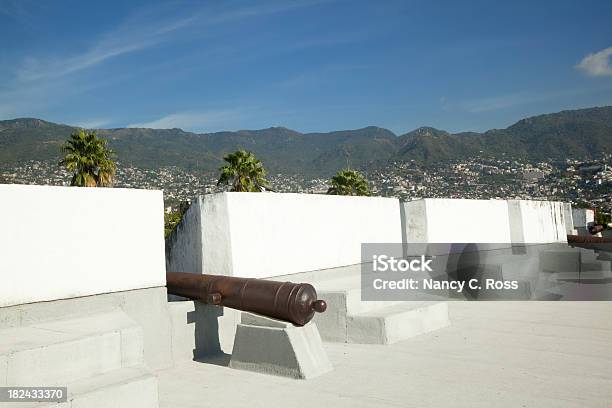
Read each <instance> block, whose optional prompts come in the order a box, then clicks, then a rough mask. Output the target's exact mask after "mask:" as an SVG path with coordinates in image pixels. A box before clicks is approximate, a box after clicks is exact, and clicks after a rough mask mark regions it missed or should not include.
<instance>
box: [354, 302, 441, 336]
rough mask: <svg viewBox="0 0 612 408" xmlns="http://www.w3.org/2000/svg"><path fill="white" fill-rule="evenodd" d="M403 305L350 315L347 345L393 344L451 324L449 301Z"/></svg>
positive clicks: (405, 303) (407, 303)
mask: <svg viewBox="0 0 612 408" xmlns="http://www.w3.org/2000/svg"><path fill="white" fill-rule="evenodd" d="M403 303H404V304H400V305H393V306H389V307H386V308H383V309H378V310H373V311H370V312H366V313H361V314H356V315H349V316H348V319H347V342H348V343H365V344H391V343H396V342H398V341H401V340H405V339H409V338H411V337H414V336H418V335H420V334H424V333H428V332H430V331H434V330H438V329H441V328H443V327H446V326H448V325H449V324H450V321H449V318H448V303H446V302H403Z"/></svg>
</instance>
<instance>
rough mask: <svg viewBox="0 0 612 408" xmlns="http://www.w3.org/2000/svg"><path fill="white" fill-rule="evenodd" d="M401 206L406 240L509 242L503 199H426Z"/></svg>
mask: <svg viewBox="0 0 612 408" xmlns="http://www.w3.org/2000/svg"><path fill="white" fill-rule="evenodd" d="M401 205H402V216H403V218H404V220H405V221H404V222H403V224H404V226H403V228H404V241H403V242H405V243H411V242H415V243H418V242H424V243H501V244H506V243H511V242H512V241H511V237H510V223H509V219H508V204H507V202H506V201H503V200H467V199H443V198H425V199H422V200H415V201H409V202H404V203H402V204H401Z"/></svg>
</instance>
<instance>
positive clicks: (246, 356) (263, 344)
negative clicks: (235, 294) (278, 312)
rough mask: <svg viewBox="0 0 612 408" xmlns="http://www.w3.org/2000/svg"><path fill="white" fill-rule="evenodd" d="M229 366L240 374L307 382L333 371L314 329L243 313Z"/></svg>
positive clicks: (312, 324)
mask: <svg viewBox="0 0 612 408" xmlns="http://www.w3.org/2000/svg"><path fill="white" fill-rule="evenodd" d="M229 366H230V367H232V368H237V369H241V370H249V371H255V372H259V373H263V374H271V375H278V376H284V377H291V378H297V379H309V378H313V377H317V376H319V375H321V374H325V373H327V372H329V371H331V370H332V368H333V367H332V365H331V362H330V361H329V358H328V357H327V353H326V352H325V350H324V349H323V343H322V341H321V336H320V335H319V330H318V329H317V326H316V325H315V324H314V323H313V322H310V323H308V324H306V325H305V326H302V327H299V326H295V325H293V324H291V323H286V322H282V321H279V320H274V319H269V318H266V317H263V316H259V315H254V314H251V313H242V316H241V323H240V324H238V327H237V330H236V338H235V339H234V349H233V351H232V356H231V359H230V363H229Z"/></svg>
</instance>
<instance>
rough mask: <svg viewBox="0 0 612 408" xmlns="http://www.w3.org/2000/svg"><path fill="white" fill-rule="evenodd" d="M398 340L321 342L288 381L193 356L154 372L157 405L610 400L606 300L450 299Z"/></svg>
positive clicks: (593, 403) (610, 324)
mask: <svg viewBox="0 0 612 408" xmlns="http://www.w3.org/2000/svg"><path fill="white" fill-rule="evenodd" d="M449 307H450V313H451V326H450V327H448V328H445V329H442V330H439V331H436V332H433V333H430V334H426V335H422V336H418V337H415V338H414V339H410V340H407V341H403V342H401V343H397V344H393V345H388V346H378V345H358V344H337V343H326V344H325V347H326V349H327V352H328V353H329V357H330V359H331V361H332V363H333V364H334V371H333V372H331V373H328V374H326V375H323V376H321V377H318V378H315V379H312V380H308V381H300V380H290V379H285V378H280V377H272V376H266V375H261V374H255V373H251V372H246V371H238V370H232V369H230V368H227V367H224V366H219V365H212V364H204V363H197V362H192V361H189V362H185V363H183V364H181V365H179V366H177V367H174V368H171V369H168V370H164V371H160V372H159V389H160V405H161V407H168V408H169V407H172V408H178V407H181V408H182V407H185V408H188V407H216V408H219V407H222V408H233V407H253V408H254V407H266V408H272V407H281V406H283V407H285V406H286V407H333V408H336V407H351V408H356V407H470V408H474V407H487V408H489V407H537V408H541V407H554V408H559V407H602V408H603V407H606V408H610V407H612V302H451V303H450V304H449Z"/></svg>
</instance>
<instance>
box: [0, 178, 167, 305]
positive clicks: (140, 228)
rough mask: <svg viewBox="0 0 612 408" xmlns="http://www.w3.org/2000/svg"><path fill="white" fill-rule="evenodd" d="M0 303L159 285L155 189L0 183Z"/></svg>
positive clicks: (159, 218)
mask: <svg viewBox="0 0 612 408" xmlns="http://www.w3.org/2000/svg"><path fill="white" fill-rule="evenodd" d="M0 281H1V282H2V284H0V307H4V306H11V305H19V304H24V303H32V302H40V301H49V300H57V299H66V298H73V297H78V296H85V295H95V294H102V293H110V292H118V291H125V290H131V289H141V288H150V287H159V286H165V284H166V279H165V268H164V237H163V196H162V192H161V191H151V190H131V189H119V188H112V189H110V188H76V187H50V186H25V185H0Z"/></svg>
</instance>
